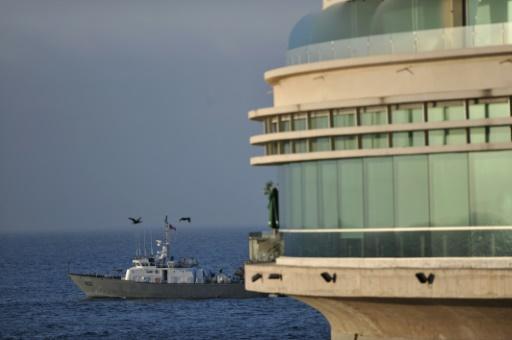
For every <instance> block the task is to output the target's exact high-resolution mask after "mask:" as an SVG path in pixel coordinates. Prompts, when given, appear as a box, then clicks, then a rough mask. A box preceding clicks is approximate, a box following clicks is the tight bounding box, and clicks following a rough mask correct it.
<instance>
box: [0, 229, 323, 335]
mask: <svg viewBox="0 0 512 340" xmlns="http://www.w3.org/2000/svg"><path fill="white" fill-rule="evenodd" d="M128 230H129V231H127V232H121V231H109V232H79V233H78V232H77V233H75V232H66V233H50V232H48V233H36V234H0V241H1V244H0V259H1V260H0V272H1V273H2V274H3V275H2V276H3V277H2V280H0V338H7V339H9V338H12V339H17V338H91V339H92V338H111V339H117V338H127V339H137V338H148V339H153V338H165V339H226V338H232V339H255V338H256V339H328V338H329V327H328V324H327V322H326V320H325V319H324V318H323V317H322V316H321V315H320V314H319V313H318V312H316V311H315V310H314V309H312V308H310V307H308V306H306V305H304V304H302V303H300V302H298V301H295V300H292V299H290V298H264V299H248V300H234V299H233V300H232V299H225V300H199V301H190V300H116V299H108V300H103V299H101V300H90V299H86V298H85V296H84V295H83V293H82V292H81V291H80V290H79V289H78V288H76V287H75V286H74V285H73V283H72V282H71V281H70V280H69V279H68V278H67V275H66V274H67V271H68V267H71V270H72V271H78V272H97V273H108V272H109V271H111V270H112V269H115V268H123V269H125V268H127V267H128V266H130V260H131V257H132V256H133V254H134V251H135V248H136V236H135V233H134V231H133V230H134V229H133V227H132V228H131V229H128ZM247 232H248V230H247V229H197V228H193V227H181V228H180V229H179V230H178V232H177V233H176V234H174V235H173V237H174V240H173V250H172V252H173V253H174V255H175V256H177V257H180V256H195V257H197V258H198V260H199V261H200V263H201V264H202V265H204V266H207V267H209V268H211V269H213V270H219V269H220V268H224V270H225V271H227V272H233V271H234V269H236V267H237V266H239V265H240V264H241V263H243V261H244V260H246V259H247ZM157 233H160V231H158V230H156V229H155V231H154V235H153V236H154V238H160V237H159V236H160V235H158V234H157ZM148 235H149V233H148ZM148 239H149V237H148ZM148 248H149V246H148Z"/></svg>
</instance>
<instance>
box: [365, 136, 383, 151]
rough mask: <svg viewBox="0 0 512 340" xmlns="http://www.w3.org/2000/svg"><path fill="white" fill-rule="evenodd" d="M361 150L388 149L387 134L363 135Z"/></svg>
mask: <svg viewBox="0 0 512 340" xmlns="http://www.w3.org/2000/svg"><path fill="white" fill-rule="evenodd" d="M362 141H363V149H380V148H388V147H389V140H388V134H387V133H375V134H368V135H363V137H362Z"/></svg>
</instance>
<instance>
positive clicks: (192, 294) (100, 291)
mask: <svg viewBox="0 0 512 340" xmlns="http://www.w3.org/2000/svg"><path fill="white" fill-rule="evenodd" d="M69 277H70V278H71V280H72V281H73V282H74V283H75V284H76V285H77V286H78V287H79V288H80V289H81V290H82V291H83V292H84V293H85V294H86V295H87V297H89V298H126V299H212V298H230V299H247V298H255V297H263V296H265V295H262V294H259V293H254V292H249V291H246V290H245V287H244V284H243V283H204V284H203V283H144V282H134V281H126V280H121V279H120V278H112V277H105V276H95V275H85V274H69Z"/></svg>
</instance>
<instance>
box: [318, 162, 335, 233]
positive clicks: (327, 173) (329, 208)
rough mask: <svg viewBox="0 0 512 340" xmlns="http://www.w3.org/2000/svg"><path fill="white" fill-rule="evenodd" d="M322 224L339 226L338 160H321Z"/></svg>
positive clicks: (324, 225)
mask: <svg viewBox="0 0 512 340" xmlns="http://www.w3.org/2000/svg"><path fill="white" fill-rule="evenodd" d="M319 172H320V182H321V185H320V202H319V203H320V216H319V217H320V226H323V227H326V228H329V227H337V226H338V190H337V187H338V168H337V165H336V161H324V162H319Z"/></svg>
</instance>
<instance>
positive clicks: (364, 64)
mask: <svg viewBox="0 0 512 340" xmlns="http://www.w3.org/2000/svg"><path fill="white" fill-rule="evenodd" d="M286 58H287V66H285V67H282V68H279V69H275V70H271V71H268V72H267V73H266V74H265V79H266V81H267V82H268V83H269V84H270V85H271V86H272V89H273V94H274V106H273V107H270V108H263V109H258V110H254V111H251V112H250V113H249V118H250V119H251V120H253V121H256V122H259V123H261V125H262V130H263V131H262V133H261V134H259V135H256V136H252V137H251V144H253V145H259V146H261V147H262V150H263V152H262V154H261V155H258V156H255V157H253V158H252V159H251V164H253V165H256V166H262V165H270V166H277V168H278V172H279V180H278V183H279V188H280V206H281V221H280V223H281V233H282V235H283V238H284V254H283V256H282V257H280V258H278V259H277V261H276V263H274V264H272V265H268V264H266V265H257V264H253V265H248V266H247V268H246V270H247V273H248V280H247V281H248V283H247V288H248V289H250V290H257V291H269V292H276V293H284V294H290V295H292V296H297V297H298V298H300V299H301V300H303V301H305V302H307V303H309V304H311V305H313V306H314V307H315V308H318V309H319V310H320V311H322V312H323V313H324V315H326V317H327V318H328V319H329V321H330V322H331V326H332V334H333V337H340V338H342V337H344V336H347V339H348V338H350V336H352V338H353V336H354V335H357V336H360V335H361V336H362V335H365V336H376V337H380V338H386V337H388V338H397V337H398V338H400V337H402V338H421V336H420V335H421V334H420V333H417V332H416V331H415V330H414V329H411V328H410V327H409V328H408V327H406V328H405V329H406V330H404V331H403V332H400V331H398V329H399V328H403V325H401V326H400V325H399V323H397V324H396V325H395V326H396V327H394V326H389V329H388V328H386V327H380V326H379V327H377V326H375V325H376V324H379V322H380V321H382V320H380V319H379V316H378V315H375V314H372V313H374V312H375V310H378V308H377V307H376V306H380V307H382V308H384V309H383V310H386V308H388V309H389V310H390V311H391V310H393V313H398V314H399V315H401V317H403V318H404V319H403V320H408V321H407V322H408V323H409V324H417V325H418V327H419V329H425V327H427V326H428V327H430V328H429V329H430V331H431V332H430V333H429V334H427V336H426V337H427V338H430V339H431V338H442V336H444V337H445V338H474V339H478V338H480V336H481V335H482V334H486V333H485V332H488V329H487V328H486V327H487V326H486V325H484V324H485V322H480V323H479V324H480V325H481V327H480V328H478V327H477V326H474V327H473V326H472V327H473V328H472V331H471V332H472V334H473V335H471V336H468V335H467V334H466V337H461V334H463V333H460V332H462V329H463V326H462V325H460V322H459V325H460V328H457V327H444V326H442V325H441V323H439V322H437V323H436V322H435V321H432V320H430V319H429V321H428V322H427V321H418V320H420V319H414V318H413V319H410V318H411V317H412V316H411V313H410V310H409V307H410V306H411V304H413V305H414V304H417V306H416V307H417V310H418V315H421V316H422V318H423V319H425V315H427V314H428V313H431V312H432V311H430V310H429V308H423V307H424V306H425V304H426V305H430V304H431V303H433V302H432V301H435V303H436V304H439V305H443V306H444V307H443V308H445V309H444V311H445V312H446V311H447V310H450V313H451V312H454V311H455V310H458V309H457V308H459V310H460V312H461V313H462V314H464V313H467V314H464V315H466V316H467V317H466V318H464V317H463V318H462V319H461V320H463V322H473V321H475V320H473V319H471V316H470V315H477V314H478V315H480V314H479V313H480V312H479V311H482V310H483V309H482V308H484V307H482V308H480V306H481V305H486V306H487V307H485V308H491V309H492V308H495V309H494V312H496V313H498V314H499V315H501V316H500V317H498V318H501V319H500V320H501V321H503V323H500V321H499V320H498V321H496V319H493V320H491V321H492V322H497V323H498V324H499V325H500V326H498V327H494V331H493V332H494V333H492V334H494V335H495V336H496V338H500V337H503V338H504V336H505V335H506V334H509V335H510V334H512V327H511V326H506V324H507V323H506V322H504V320H505V319H503V318H504V317H506V318H509V317H512V314H511V313H510V310H511V309H510V308H511V307H512V305H511V303H510V302H509V301H510V299H511V298H512V281H511V279H512V272H511V271H510V268H512V177H511V175H510V174H511V173H512V172H511V171H512V106H511V102H512V0H493V1H491V0H432V1H430V0H429V1H420V0H384V1H382V0H353V1H336V0H331V1H329V0H325V1H324V9H323V10H322V11H321V12H319V13H315V14H310V15H307V16H305V17H304V18H302V19H301V20H300V21H299V22H298V23H297V24H296V26H295V27H294V28H293V30H292V33H291V35H290V41H289V50H288V52H287V57H286ZM425 268H428V270H425ZM319 270H320V272H319ZM464 270H469V272H465V271H464ZM424 271H428V272H429V273H431V274H434V277H437V278H436V279H435V280H436V281H435V283H434V281H433V282H430V280H429V281H428V283H427V286H428V287H429V288H430V290H425V286H423V283H424V282H423V283H422V282H420V281H421V280H420V279H419V278H418V276H417V275H416V274H418V273H423V272H424ZM271 272H278V273H279V274H280V275H281V278H282V279H281V280H280V281H279V282H276V281H272V280H264V279H261V280H256V281H254V282H253V281H251V280H250V278H249V276H250V275H251V273H258V274H262V277H263V278H264V277H265V275H263V274H264V273H271ZM435 272H437V273H442V274H441V276H439V275H435ZM324 273H330V276H331V278H332V276H333V275H332V274H334V273H336V274H337V277H338V278H339V277H343V275H344V273H345V274H347V275H348V274H350V275H349V276H347V277H346V278H347V281H345V282H344V283H341V284H340V283H339V282H340V281H339V280H338V281H336V280H334V281H336V282H332V280H331V281H329V284H328V285H326V283H327V280H326V279H325V277H324V276H325V275H324V276H322V275H321V274H324ZM429 273H426V274H429ZM460 275H463V276H462V277H464V278H465V280H466V281H465V283H464V284H463V286H464V287H460V289H459V288H457V287H456V286H457V285H462V284H461V280H462V279H461V276H460ZM481 275H484V276H485V278H486V279H485V280H491V281H489V282H487V283H485V284H488V286H485V287H482V286H481V285H482V284H484V283H482V282H483V281H482V276H481ZM390 276H392V277H394V278H396V279H397V280H398V281H393V283H392V284H391V283H390V282H389V277H390ZM420 276H421V275H420ZM427 276H428V275H427ZM349 277H350V278H351V279H349ZM353 280H355V281H356V282H358V283H357V284H356V285H355V286H352V285H354V282H353ZM365 280H369V282H371V283H372V284H376V285H375V286H374V288H371V287H370V286H371V284H370V285H369V286H365ZM386 280H388V281H386ZM348 281H352V282H348ZM333 283H334V284H333ZM485 284H484V285H485ZM340 285H342V286H343V287H340ZM436 286H441V288H437V287H436ZM477 286H478V287H477ZM347 287H352V288H350V289H349V288H347ZM397 287H401V289H399V291H398V292H397ZM500 287H501V288H500ZM504 287H505V288H504ZM400 292H402V294H401V293H400ZM483 292H485V293H483ZM376 297H379V299H377V300H372V299H375V298H376ZM347 299H348V300H347ZM354 299H355V300H354ZM358 299H360V300H358ZM368 299H370V300H368ZM383 299H384V300H383ZM385 299H399V302H398V303H397V301H396V300H393V301H394V302H393V304H392V306H391V305H390V304H388V303H387V302H386V301H387V300H385ZM400 299H401V300H400ZM418 299H419V300H418ZM454 299H455V300H457V301H464V304H467V306H468V308H466V309H464V308H461V307H460V306H459V305H458V304H456V306H455V307H454V305H453V300H454ZM369 301H370V302H369ZM375 304H377V305H375ZM401 304H402V305H401ZM397 306H402V307H403V308H399V309H396V308H397ZM406 306H409V307H406ZM421 306H423V307H421ZM366 308H368V309H366ZM376 308H377V309H376ZM348 310H352V311H353V312H354V313H349V312H348ZM356 310H357V312H356ZM420 310H421V313H420V312H419V311H420ZM423 312H424V313H427V314H422V313H423ZM438 312H439V311H438ZM439 313H440V314H439V315H441V314H442V313H441V312H439ZM443 313H444V312H443ZM471 313H473V314H471ZM474 313H476V314H474ZM500 313H501V314H500ZM377 314H378V313H377ZM398 314H397V315H398ZM379 315H380V314H379ZM429 315H430V314H429ZM381 317H382V315H381ZM444 317H445V318H448V316H446V315H445V316H444ZM480 317H481V318H484V317H483V316H480ZM354 318H355V319H354ZM484 319H485V318H484ZM364 320H366V321H364ZM459 321H460V320H459ZM509 321H510V319H509ZM387 322H388V324H390V322H391V321H389V320H388V321H387ZM397 322H398V321H397ZM452 322H453V323H452V325H453V324H454V323H455V324H457V321H456V320H452ZM413 328H414V327H413ZM404 332H405V333H404Z"/></svg>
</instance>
